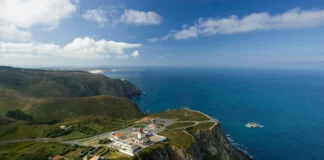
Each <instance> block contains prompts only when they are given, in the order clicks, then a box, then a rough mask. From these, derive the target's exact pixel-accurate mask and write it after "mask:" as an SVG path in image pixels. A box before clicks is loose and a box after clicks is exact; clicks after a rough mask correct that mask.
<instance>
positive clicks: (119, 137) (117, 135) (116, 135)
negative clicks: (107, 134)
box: [113, 132, 124, 140]
mask: <svg viewBox="0 0 324 160" xmlns="http://www.w3.org/2000/svg"><path fill="white" fill-rule="evenodd" d="M123 138H124V136H123V134H122V133H120V132H117V133H115V134H114V136H113V139H114V140H119V139H123Z"/></svg>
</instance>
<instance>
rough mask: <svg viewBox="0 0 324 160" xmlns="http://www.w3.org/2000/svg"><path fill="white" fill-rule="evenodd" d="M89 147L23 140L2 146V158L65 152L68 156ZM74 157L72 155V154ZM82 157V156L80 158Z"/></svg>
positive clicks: (9, 159)
mask: <svg viewBox="0 0 324 160" xmlns="http://www.w3.org/2000/svg"><path fill="white" fill-rule="evenodd" d="M88 148H89V147H82V146H71V145H63V144H58V143H42V142H21V143H11V144H6V145H2V146H0V151H1V152H0V159H6V160H15V159H34V160H35V159H37V158H41V157H46V158H47V157H54V156H55V155H60V154H63V155H64V156H66V157H70V155H73V154H74V155H80V154H81V152H82V151H84V150H87V149H88ZM71 157H72V156H71ZM80 159H81V158H80Z"/></svg>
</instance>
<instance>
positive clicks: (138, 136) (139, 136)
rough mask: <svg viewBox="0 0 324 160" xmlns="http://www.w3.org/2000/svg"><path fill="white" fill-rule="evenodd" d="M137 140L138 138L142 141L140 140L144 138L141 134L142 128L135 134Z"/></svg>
mask: <svg viewBox="0 0 324 160" xmlns="http://www.w3.org/2000/svg"><path fill="white" fill-rule="evenodd" d="M137 138H138V139H142V138H144V133H143V129H142V128H139V129H138V132H137Z"/></svg>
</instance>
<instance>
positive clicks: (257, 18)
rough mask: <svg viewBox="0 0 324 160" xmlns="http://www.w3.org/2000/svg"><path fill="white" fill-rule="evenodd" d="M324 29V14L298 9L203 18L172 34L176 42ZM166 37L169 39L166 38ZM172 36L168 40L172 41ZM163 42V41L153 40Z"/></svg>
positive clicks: (323, 12)
mask: <svg viewBox="0 0 324 160" xmlns="http://www.w3.org/2000/svg"><path fill="white" fill-rule="evenodd" d="M323 25H324V10H315V9H314V10H301V9H299V8H295V9H292V10H288V11H286V12H284V13H282V14H277V15H270V14H269V13H268V12H261V13H251V14H249V15H247V16H244V17H242V18H239V17H238V16H236V15H232V16H229V17H225V18H200V19H199V20H198V23H197V24H195V25H193V26H191V27H187V26H183V28H182V29H181V30H179V31H176V32H174V33H169V34H167V35H170V34H172V36H171V37H173V38H174V39H176V40H181V39H188V38H193V37H198V36H214V35H220V34H223V35H224V34H235V33H247V32H253V31H262V30H273V29H294V28H311V27H318V26H323ZM164 37H165V36H164ZM171 37H170V36H168V38H167V39H169V38H171ZM149 40H150V41H152V42H154V41H159V40H162V38H152V39H149Z"/></svg>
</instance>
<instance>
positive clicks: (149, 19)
mask: <svg viewBox="0 0 324 160" xmlns="http://www.w3.org/2000/svg"><path fill="white" fill-rule="evenodd" d="M120 21H121V22H122V23H126V24H138V25H157V24H160V23H161V21H162V16H160V15H159V14H158V13H155V12H152V11H149V12H143V11H137V10H133V9H125V11H124V14H123V15H121V17H120Z"/></svg>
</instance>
